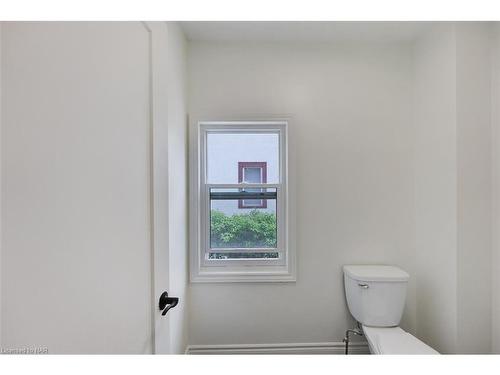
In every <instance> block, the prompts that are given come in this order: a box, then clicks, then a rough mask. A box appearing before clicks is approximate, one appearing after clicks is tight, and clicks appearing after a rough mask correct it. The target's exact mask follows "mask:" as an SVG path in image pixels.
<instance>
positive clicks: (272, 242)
mask: <svg viewBox="0 0 500 375" xmlns="http://www.w3.org/2000/svg"><path fill="white" fill-rule="evenodd" d="M196 134H197V137H196V138H197V139H196V140H194V139H193V144H192V148H193V149H194V150H192V162H191V168H192V170H194V172H195V173H194V174H195V178H194V179H193V185H192V187H191V190H192V191H191V197H192V199H191V202H192V203H193V204H192V209H191V216H192V221H191V223H192V224H191V230H192V232H191V233H192V237H193V238H196V241H193V242H194V244H193V248H192V249H191V250H192V251H191V280H192V281H217V282H219V281H293V280H294V275H293V272H292V271H293V266H294V262H293V261H294V259H293V258H292V254H291V251H290V249H289V246H288V243H289V242H288V237H287V235H288V233H287V232H288V231H287V228H288V225H287V212H288V194H287V139H286V136H287V123H286V122H282V121H270V122H248V121H245V122H200V123H198V124H197V129H196ZM242 160H243V161H242Z"/></svg>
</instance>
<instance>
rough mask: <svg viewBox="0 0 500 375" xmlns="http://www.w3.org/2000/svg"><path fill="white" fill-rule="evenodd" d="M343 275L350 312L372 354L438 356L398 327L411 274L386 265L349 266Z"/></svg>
mask: <svg viewBox="0 0 500 375" xmlns="http://www.w3.org/2000/svg"><path fill="white" fill-rule="evenodd" d="M343 271H344V286H345V293H346V299H347V305H348V307H349V311H350V312H351V315H352V316H353V317H354V319H356V321H357V322H358V323H359V324H360V325H361V327H362V329H363V333H364V335H365V336H366V339H367V341H368V346H369V348H370V352H371V353H372V354H439V353H438V352H437V351H436V350H434V349H433V348H431V347H430V346H428V345H427V344H425V343H424V342H422V341H420V340H419V339H418V338H416V337H415V336H412V335H411V334H409V333H408V332H405V331H404V330H403V329H401V328H400V327H399V323H400V321H401V317H402V315H403V311H404V306H405V300H406V287H407V284H408V280H409V278H410V275H408V273H406V272H405V271H403V270H402V269H400V268H398V267H394V266H386V265H346V266H344V267H343Z"/></svg>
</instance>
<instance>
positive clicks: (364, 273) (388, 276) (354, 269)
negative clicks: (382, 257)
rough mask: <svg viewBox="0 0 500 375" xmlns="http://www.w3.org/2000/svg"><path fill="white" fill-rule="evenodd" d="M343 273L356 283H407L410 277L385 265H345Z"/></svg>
mask: <svg viewBox="0 0 500 375" xmlns="http://www.w3.org/2000/svg"><path fill="white" fill-rule="evenodd" d="M343 269H344V273H345V274H347V275H348V276H349V277H351V278H352V279H354V280H358V281H408V279H409V278H410V275H409V274H408V273H407V272H405V271H403V270H402V269H401V268H398V267H394V266H386V265H345V266H344V267H343Z"/></svg>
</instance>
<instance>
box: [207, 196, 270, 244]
mask: <svg viewBox="0 0 500 375" xmlns="http://www.w3.org/2000/svg"><path fill="white" fill-rule="evenodd" d="M253 190H256V189H253ZM257 190H258V192H253V191H248V190H247V191H245V190H243V189H210V248H212V249H214V248H237V249H247V248H249V249H251V248H276V230H277V225H276V189H274V188H272V189H271V188H269V189H257ZM245 194H250V198H255V194H261V196H263V197H265V198H264V199H242V198H244V196H245ZM252 194H253V196H252ZM259 197H260V196H259ZM241 201H245V202H247V201H257V202H259V203H261V202H262V203H263V204H262V206H263V207H265V208H247V207H244V206H243V207H242V205H241Z"/></svg>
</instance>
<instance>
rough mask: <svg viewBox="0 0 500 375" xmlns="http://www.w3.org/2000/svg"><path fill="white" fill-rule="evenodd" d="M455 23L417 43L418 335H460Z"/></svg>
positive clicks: (444, 347)
mask: <svg viewBox="0 0 500 375" xmlns="http://www.w3.org/2000/svg"><path fill="white" fill-rule="evenodd" d="M455 38H456V35H455V29H454V25H453V24H451V23H448V24H442V25H438V26H436V27H434V28H433V29H432V30H430V31H428V32H427V33H426V34H425V35H423V36H422V37H420V38H419V40H418V41H417V42H416V43H415V49H414V67H415V71H414V74H415V106H414V121H415V233H416V235H415V239H416V249H415V255H416V263H415V264H416V271H417V272H416V277H417V281H418V282H417V293H416V311H417V335H418V337H419V338H420V339H421V340H423V341H424V342H426V343H427V344H429V345H430V346H432V347H433V348H435V349H436V350H438V351H439V352H441V353H454V352H455V351H456V340H457V253H456V249H457V199H458V197H457V187H456V183H457V169H456V162H457V144H456V143H457V134H456V133H457V130H456V64H455V57H456V44H455Z"/></svg>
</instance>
